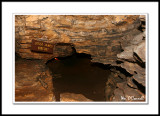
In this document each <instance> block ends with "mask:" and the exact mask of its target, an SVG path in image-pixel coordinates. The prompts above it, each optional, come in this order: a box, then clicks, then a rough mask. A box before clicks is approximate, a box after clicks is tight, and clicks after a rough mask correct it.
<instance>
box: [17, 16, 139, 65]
mask: <svg viewBox="0 0 160 116" xmlns="http://www.w3.org/2000/svg"><path fill="white" fill-rule="evenodd" d="M139 25H140V20H139V15H16V16H15V40H16V42H15V44H16V53H18V54H19V55H20V56H21V57H22V58H27V59H45V60H47V59H50V58H53V57H58V56H61V54H60V52H59V51H57V49H54V50H55V51H53V54H46V53H36V52H32V51H31V50H30V48H31V43H32V39H35V40H39V39H40V38H41V40H43V41H45V42H48V43H71V44H73V45H74V48H75V49H76V52H77V53H86V54H90V55H91V57H92V62H99V63H103V64H115V61H116V60H117V54H118V53H120V52H121V50H122V48H121V43H124V42H125V41H126V40H125V39H123V37H126V36H127V37H128V36H129V37H128V38H129V40H131V39H133V36H134V35H135V34H137V33H139V31H138V30H137V28H138V26H139ZM67 48H68V47H65V46H64V51H65V50H66V51H67ZM62 49H63V47H62ZM58 53H59V54H58ZM67 53H68V52H66V54H65V55H66V56H67V55H70V53H69V54H67Z"/></svg>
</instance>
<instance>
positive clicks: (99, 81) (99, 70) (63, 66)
mask: <svg viewBox="0 0 160 116" xmlns="http://www.w3.org/2000/svg"><path fill="white" fill-rule="evenodd" d="M46 65H47V66H48V67H49V69H50V71H51V72H52V76H53V88H54V91H53V92H54V95H55V99H56V101H61V100H60V94H62V93H74V94H82V95H83V96H85V97H86V98H87V99H90V100H92V101H105V100H106V98H105V85H106V82H107V77H108V75H110V70H109V69H108V66H107V65H103V64H100V63H92V62H91V56H90V55H88V54H84V53H76V52H74V53H73V54H72V55H71V56H67V57H56V58H53V59H51V60H49V61H48V62H47V63H46ZM74 99H76V97H74ZM78 99H80V98H78ZM82 101H83V100H82Z"/></svg>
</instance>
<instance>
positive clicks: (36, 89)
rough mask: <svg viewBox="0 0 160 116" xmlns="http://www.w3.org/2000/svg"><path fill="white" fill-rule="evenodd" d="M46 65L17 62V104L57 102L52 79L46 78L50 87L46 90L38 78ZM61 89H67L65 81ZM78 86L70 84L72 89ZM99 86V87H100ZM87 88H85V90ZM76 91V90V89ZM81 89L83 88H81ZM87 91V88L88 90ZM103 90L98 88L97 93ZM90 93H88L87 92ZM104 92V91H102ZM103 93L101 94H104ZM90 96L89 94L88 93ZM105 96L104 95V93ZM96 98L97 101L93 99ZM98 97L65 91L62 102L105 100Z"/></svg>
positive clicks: (20, 60)
mask: <svg viewBox="0 0 160 116" xmlns="http://www.w3.org/2000/svg"><path fill="white" fill-rule="evenodd" d="M43 66H44V64H43V63H42V62H41V61H40V60H26V59H21V58H19V59H18V60H16V61H15V102H55V100H54V95H53V91H52V90H53V83H52V77H51V76H48V77H47V78H45V82H46V83H47V85H48V87H47V88H45V87H44V86H43V85H42V83H41V82H40V81H39V80H38V79H37V77H38V76H39V75H40V73H42V72H43V71H42V70H41V67H43ZM61 84H62V85H60V86H61V87H60V89H63V88H67V86H68V85H67V84H65V83H64V81H62V82H61ZM75 85H77V83H73V84H72V85H71V84H70V87H69V88H71V87H73V89H74V86H75ZM98 86H99V85H97V87H98ZM84 87H85V86H83V88H84ZM75 89H76V88H75ZM79 89H81V88H79ZM86 89H87V88H86ZM99 89H101V88H97V91H98V92H99V91H102V90H99ZM86 92H88V91H86ZM102 92H104V91H102ZM102 92H101V93H102ZM87 94H88V93H87ZM103 94H104V93H103ZM97 95H98V94H97ZM93 96H95V99H91V98H92V97H93ZM96 98H99V95H98V96H96V94H95V91H92V93H91V94H90V95H89V96H88V97H86V96H85V95H84V94H83V93H82V94H81V93H76V92H68V91H63V92H62V93H61V94H60V101H61V102H93V101H104V99H103V98H100V99H98V100H96Z"/></svg>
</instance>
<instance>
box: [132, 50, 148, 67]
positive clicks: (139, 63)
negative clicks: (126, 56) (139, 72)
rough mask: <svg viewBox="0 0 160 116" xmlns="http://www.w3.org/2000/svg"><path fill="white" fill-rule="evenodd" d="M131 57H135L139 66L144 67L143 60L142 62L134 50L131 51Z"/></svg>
mask: <svg viewBox="0 0 160 116" xmlns="http://www.w3.org/2000/svg"><path fill="white" fill-rule="evenodd" d="M133 57H135V59H136V61H137V62H136V63H137V64H138V65H139V66H141V67H142V68H145V62H143V61H142V60H141V58H140V57H139V56H138V55H137V54H136V53H135V52H133Z"/></svg>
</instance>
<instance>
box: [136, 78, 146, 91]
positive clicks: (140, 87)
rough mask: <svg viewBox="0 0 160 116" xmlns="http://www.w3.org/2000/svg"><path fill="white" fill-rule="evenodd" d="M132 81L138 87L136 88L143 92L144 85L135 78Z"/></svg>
mask: <svg viewBox="0 0 160 116" xmlns="http://www.w3.org/2000/svg"><path fill="white" fill-rule="evenodd" d="M133 83H135V84H136V85H137V87H138V90H140V91H141V92H142V93H144V94H145V87H144V86H143V85H141V84H139V83H138V82H137V81H136V80H134V79H133Z"/></svg>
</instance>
